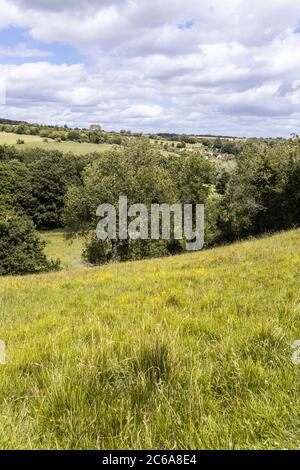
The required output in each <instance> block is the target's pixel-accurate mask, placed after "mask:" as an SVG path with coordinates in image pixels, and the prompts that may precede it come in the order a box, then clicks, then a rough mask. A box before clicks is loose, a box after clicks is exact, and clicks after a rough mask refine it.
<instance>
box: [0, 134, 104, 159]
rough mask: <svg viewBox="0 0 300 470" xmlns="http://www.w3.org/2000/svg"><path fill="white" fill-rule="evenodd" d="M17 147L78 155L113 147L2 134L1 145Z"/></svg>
mask: <svg viewBox="0 0 300 470" xmlns="http://www.w3.org/2000/svg"><path fill="white" fill-rule="evenodd" d="M19 139H20V140H23V141H24V144H22V145H17V141H18V140H19ZM4 144H6V145H17V147H18V148H35V147H40V148H43V149H45V150H60V151H61V152H64V153H66V152H72V153H76V154H78V155H86V154H88V153H92V152H104V151H105V150H109V149H110V148H111V147H112V146H111V145H110V144H91V143H79V142H71V141H65V142H56V141H55V140H52V139H47V142H44V139H43V138H42V137H40V136H37V135H23V134H14V133H10V132H0V145H4Z"/></svg>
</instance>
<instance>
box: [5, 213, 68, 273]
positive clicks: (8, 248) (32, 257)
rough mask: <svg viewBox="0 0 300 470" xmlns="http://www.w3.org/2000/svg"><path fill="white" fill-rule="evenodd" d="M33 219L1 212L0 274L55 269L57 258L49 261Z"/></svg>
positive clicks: (57, 266)
mask: <svg viewBox="0 0 300 470" xmlns="http://www.w3.org/2000/svg"><path fill="white" fill-rule="evenodd" d="M44 247H45V242H42V241H41V240H40V239H39V237H38V234H37V232H36V231H35V228H34V225H33V223H32V221H31V220H30V219H29V218H28V217H25V216H20V215H17V214H15V213H13V212H12V213H9V212H8V213H6V215H1V216H0V275H1V276H4V275H21V274H32V273H40V272H48V271H54V270H58V269H59V267H60V263H59V261H58V260H57V261H55V262H53V261H48V260H47V258H46V255H45V253H44Z"/></svg>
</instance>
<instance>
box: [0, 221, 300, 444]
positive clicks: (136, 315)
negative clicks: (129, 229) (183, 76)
mask: <svg viewBox="0 0 300 470" xmlns="http://www.w3.org/2000/svg"><path fill="white" fill-rule="evenodd" d="M299 235H300V231H299V230H298V231H292V232H288V233H286V234H280V235H276V236H273V237H270V238H265V239H261V240H253V241H248V242H245V243H242V244H236V245H232V246H229V247H225V248H218V249H215V250H211V251H208V252H203V253H198V254H187V255H183V256H180V257H175V258H169V259H163V260H149V261H144V262H134V263H126V264H120V265H110V266H105V267H102V268H95V269H80V270H79V269H74V270H71V271H65V272H62V273H59V274H50V275H42V276H30V277H25V278H11V277H8V278H3V279H1V280H0V306H1V307H0V308H1V319H0V338H1V339H2V340H4V341H5V342H6V343H7V351H8V356H9V362H8V364H7V365H6V366H0V447H1V448H46V447H47V448H49V447H50V448H65V449H67V448H73V449H74V448H143V447H146V448H163V449H164V448H204V449H211V448H213V449H220V448H227V449H228V448H229V449H231V448H269V449H270V448H272V449H273V448H293V449H295V448H299V446H300V431H299V410H300V394H299V366H298V367H297V366H295V365H293V364H292V362H291V354H292V350H291V343H292V341H294V340H295V339H298V338H299V339H300V289H299V288H300V255H299V253H300V236H299Z"/></svg>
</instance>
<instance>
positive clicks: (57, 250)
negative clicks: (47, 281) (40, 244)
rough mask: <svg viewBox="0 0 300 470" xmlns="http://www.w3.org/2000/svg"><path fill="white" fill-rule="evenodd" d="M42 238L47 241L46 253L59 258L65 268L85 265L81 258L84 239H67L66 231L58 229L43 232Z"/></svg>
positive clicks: (50, 256) (51, 257) (52, 257)
mask: <svg viewBox="0 0 300 470" xmlns="http://www.w3.org/2000/svg"><path fill="white" fill-rule="evenodd" d="M40 235H41V238H42V239H43V240H45V241H46V242H47V245H46V248H45V253H46V255H47V257H48V258H50V259H53V260H56V259H57V258H59V259H60V260H61V262H62V268H63V269H71V268H78V267H80V266H84V263H83V261H82V258H81V254H82V250H83V240H82V239H78V238H76V239H75V240H74V241H72V242H70V241H68V240H66V239H65V236H64V233H63V232H61V231H58V230H54V231H52V232H41V233H40Z"/></svg>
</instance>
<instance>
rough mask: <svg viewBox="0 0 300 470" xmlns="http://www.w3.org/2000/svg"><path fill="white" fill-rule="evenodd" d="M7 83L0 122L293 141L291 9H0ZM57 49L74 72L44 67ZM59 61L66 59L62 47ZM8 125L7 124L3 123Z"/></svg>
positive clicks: (244, 4)
mask: <svg viewBox="0 0 300 470" xmlns="http://www.w3.org/2000/svg"><path fill="white" fill-rule="evenodd" d="M0 9H1V17H0V30H1V28H9V27H11V26H14V27H15V28H16V27H19V28H23V29H25V30H26V31H27V37H26V41H24V43H17V44H14V43H13V44H9V45H7V44H5V45H1V44H0V62H1V56H2V57H4V56H5V57H10V58H11V59H12V58H13V57H16V58H17V57H18V58H23V62H24V63H21V64H19V62H18V64H19V65H18V64H10V65H4V64H3V65H2V66H0V76H1V77H3V78H5V80H6V83H7V104H6V107H5V109H4V108H1V114H3V113H5V114H7V115H10V116H16V115H18V116H19V117H22V119H33V120H42V121H44V122H45V121H49V122H53V123H55V122H59V121H62V120H65V121H66V122H67V123H68V124H75V125H88V124H89V123H91V122H100V123H102V124H103V125H104V126H106V127H107V128H118V127H119V128H124V127H131V128H132V129H133V130H145V131H159V130H163V131H177V132H194V133H202V132H203V133H207V132H209V133H214V132H215V133H222V132H224V133H226V134H237V135H242V134H244V135H253V134H272V135H281V134H284V135H288V134H289V133H290V132H293V131H298V129H297V126H298V125H299V124H298V122H299V118H300V110H299V86H296V85H295V83H298V81H299V80H300V64H299V60H298V51H299V48H300V34H298V33H297V30H298V29H299V28H298V26H299V19H300V4H299V2H298V1H297V0H265V1H264V2H261V0H259V1H258V0H252V2H251V3H249V2H248V1H246V0H226V2H224V1H223V0H202V1H201V2H199V1H198V0H164V2H161V0H152V1H151V2H150V1H149V0H138V1H137V0H102V1H101V2H99V1H97V0H85V1H83V0H78V1H76V2H74V1H73V0H72V1H71V0H66V1H65V2H59V1H58V0H51V1H50V0H44V1H42V0H39V1H38V0H10V1H8V0H0ZM57 43H59V44H60V45H61V47H63V45H67V46H72V47H73V48H75V49H76V50H77V51H78V57H83V59H82V63H74V64H70V63H69V61H67V52H66V60H65V62H66V63H64V61H63V59H61V60H60V63H58V64H53V63H52V64H50V63H49V62H45V61H41V62H37V61H35V63H32V62H31V60H30V59H31V58H32V59H33V58H36V59H38V58H39V57H43V59H45V60H47V52H44V51H43V50H42V48H43V45H44V44H47V51H48V50H50V51H51V50H52V54H53V56H54V59H55V47H54V45H55V44H57ZM66 51H67V49H66ZM8 117H9V116H8Z"/></svg>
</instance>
